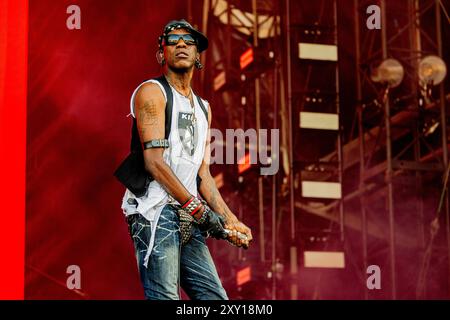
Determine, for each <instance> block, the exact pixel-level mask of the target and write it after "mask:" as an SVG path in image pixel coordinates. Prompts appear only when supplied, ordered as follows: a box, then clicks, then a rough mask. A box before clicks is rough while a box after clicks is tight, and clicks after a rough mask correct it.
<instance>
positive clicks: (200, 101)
mask: <svg viewBox="0 0 450 320" xmlns="http://www.w3.org/2000/svg"><path fill="white" fill-rule="evenodd" d="M196 97H197V101H198V104H199V105H200V107H201V108H202V110H203V113H204V114H205V117H206V122H207V123H208V109H206V107H205V105H204V104H203V101H202V99H201V98H200V97H199V96H196Z"/></svg>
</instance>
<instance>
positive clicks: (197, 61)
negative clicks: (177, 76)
mask: <svg viewBox="0 0 450 320" xmlns="http://www.w3.org/2000/svg"><path fill="white" fill-rule="evenodd" d="M194 65H195V67H196V68H197V69H202V68H203V64H202V63H201V62H200V59H199V58H197V59H195V62H194Z"/></svg>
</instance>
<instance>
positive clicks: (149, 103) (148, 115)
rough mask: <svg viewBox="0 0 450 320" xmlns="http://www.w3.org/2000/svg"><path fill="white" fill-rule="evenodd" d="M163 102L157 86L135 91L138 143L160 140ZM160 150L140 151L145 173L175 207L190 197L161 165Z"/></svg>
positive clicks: (163, 132) (164, 104)
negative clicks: (165, 192)
mask: <svg viewBox="0 0 450 320" xmlns="http://www.w3.org/2000/svg"><path fill="white" fill-rule="evenodd" d="M165 106H166V102H165V99H164V96H163V93H162V92H161V90H160V88H159V86H158V85H157V84H154V83H146V84H143V85H142V86H141V88H139V90H138V92H137V94H136V97H135V100H134V107H135V116H136V120H137V126H138V130H139V135H140V138H141V143H144V142H147V141H150V140H155V139H164V138H165V137H164V134H165ZM163 152H164V149H163V148H150V149H146V150H144V162H145V169H146V170H147V171H148V172H149V173H150V174H151V175H152V177H153V178H154V179H155V180H156V181H157V182H158V183H159V184H160V185H161V186H162V187H163V188H164V189H165V190H166V191H167V192H168V193H169V194H170V195H171V196H172V197H173V198H174V199H175V200H177V201H178V202H179V203H181V204H183V203H185V202H186V201H188V200H189V199H190V198H191V194H190V193H189V191H188V190H187V189H186V188H185V187H184V185H183V184H182V183H181V182H180V180H178V178H177V177H176V176H175V174H174V173H173V171H172V169H170V167H169V166H168V165H167V164H166V163H165V162H164V158H163Z"/></svg>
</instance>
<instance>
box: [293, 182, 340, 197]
mask: <svg viewBox="0 0 450 320" xmlns="http://www.w3.org/2000/svg"><path fill="white" fill-rule="evenodd" d="M302 197H305V198H322V199H341V197H342V187H341V184H340V183H339V182H323V181H302Z"/></svg>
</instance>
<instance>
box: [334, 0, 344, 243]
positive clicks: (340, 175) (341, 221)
mask: <svg viewBox="0 0 450 320" xmlns="http://www.w3.org/2000/svg"><path fill="white" fill-rule="evenodd" d="M333 11H334V44H335V45H336V46H338V17H337V3H336V0H334V1H333ZM335 88H336V114H337V116H338V119H339V127H338V136H337V154H338V179H339V183H340V184H341V188H342V189H343V182H344V181H343V180H344V179H343V171H344V163H343V156H342V130H341V108H340V100H339V63H338V62H336V69H335ZM341 192H342V193H343V191H341ZM344 219H345V216H344V201H343V199H342V196H341V199H340V200H339V233H340V239H341V242H344V240H345V230H344V226H345V221H344Z"/></svg>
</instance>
